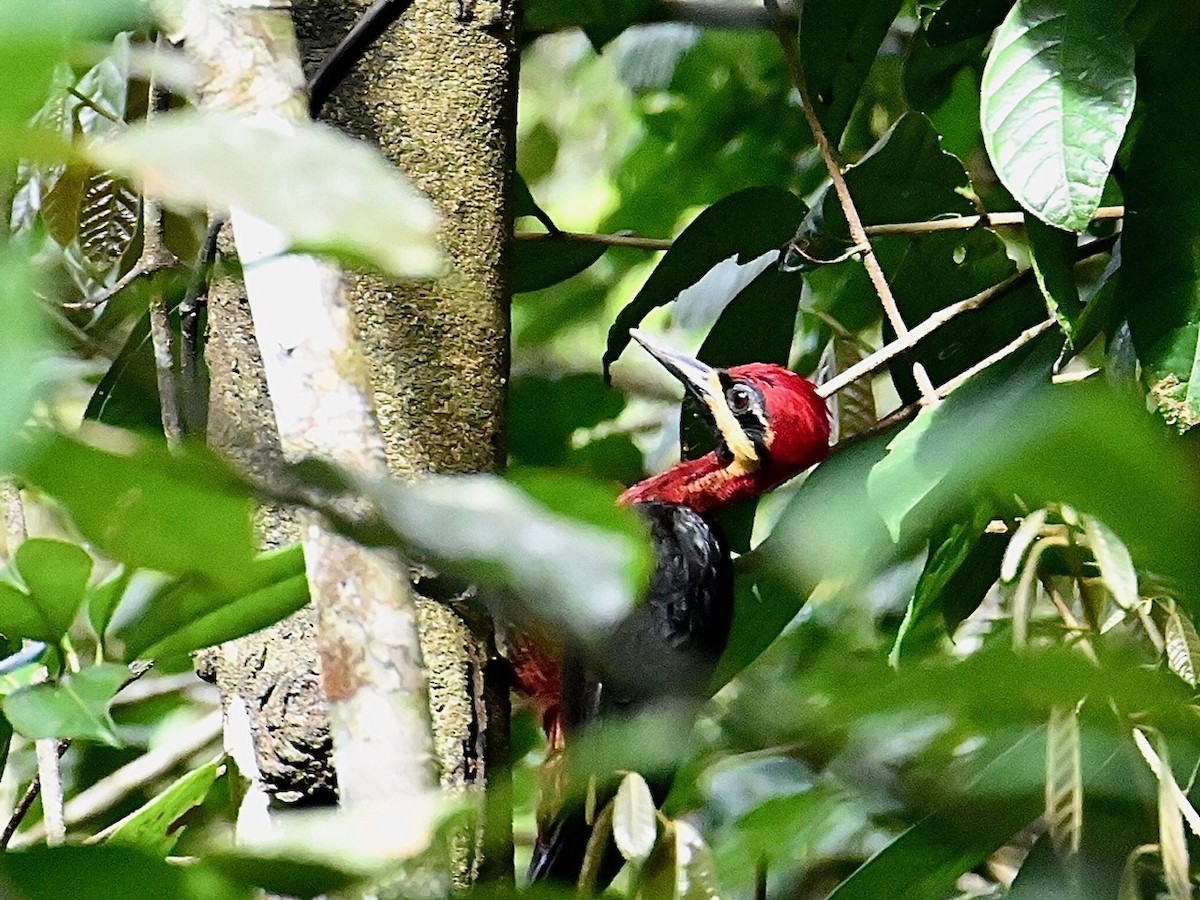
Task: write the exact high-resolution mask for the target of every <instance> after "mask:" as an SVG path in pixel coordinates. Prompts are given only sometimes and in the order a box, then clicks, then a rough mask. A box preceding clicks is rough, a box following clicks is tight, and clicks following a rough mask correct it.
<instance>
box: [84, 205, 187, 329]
mask: <svg viewBox="0 0 1200 900" xmlns="http://www.w3.org/2000/svg"><path fill="white" fill-rule="evenodd" d="M149 207H150V204H149V203H148V202H147V203H145V204H143V213H144V214H148V213H147V212H146V211H147V210H149ZM167 265H169V264H168V263H166V262H163V261H160V260H151V259H150V258H149V257H148V256H146V254H145V253H143V254H142V255H141V257H139V258H138V261H137V262H135V263H134V264H133V266H132V267H131V268H130V269H129V271H128V272H126V273H125V274H124V275H122V276H121V277H120V278H118V279H117V280H116V281H114V282H113V283H112V285H111V286H109V287H106V288H105V289H104V290H102V291H101V292H100V293H98V294H94V295H93V296H91V297H87V298H85V299H83V300H80V301H78V302H76V303H64V304H62V308H63V309H95V308H96V307H97V306H99V305H100V304H102V303H107V302H108V301H109V300H111V299H112V298H113V297H115V296H117V294H119V293H121V291H123V290H125V288H127V287H129V285H131V284H133V283H134V282H135V281H137V280H138V279H139V278H141V277H142V276H143V275H153V274H154V273H155V272H158V271H159V270H161V269H164V268H166V267H167Z"/></svg>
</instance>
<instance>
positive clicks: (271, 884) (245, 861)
mask: <svg viewBox="0 0 1200 900" xmlns="http://www.w3.org/2000/svg"><path fill="white" fill-rule="evenodd" d="M203 865H204V866H205V867H206V868H207V869H210V870H211V871H213V872H215V873H219V874H220V875H221V876H222V877H223V878H225V879H226V880H228V881H230V882H232V883H233V884H239V885H244V886H246V887H249V888H254V889H255V896H262V895H263V894H268V895H270V896H275V897H299V898H302V900H312V898H315V897H323V896H326V895H330V896H334V895H343V894H344V893H349V892H350V891H349V889H350V888H353V887H354V885H356V884H358V883H359V882H361V881H362V880H363V876H362V874H361V873H356V872H351V871H346V870H343V869H340V868H337V867H336V866H333V865H330V864H328V863H323V862H318V861H315V860H309V859H295V858H289V857H278V858H274V857H270V856H263V855H253V854H250V853H237V852H232V853H231V852H221V853H208V854H206V855H205V856H204V861H203Z"/></svg>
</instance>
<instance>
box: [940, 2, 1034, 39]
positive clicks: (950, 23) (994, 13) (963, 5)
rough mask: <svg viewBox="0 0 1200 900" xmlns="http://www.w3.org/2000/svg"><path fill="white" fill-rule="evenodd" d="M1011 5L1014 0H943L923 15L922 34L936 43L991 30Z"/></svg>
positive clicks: (974, 35) (973, 35) (1001, 19)
mask: <svg viewBox="0 0 1200 900" xmlns="http://www.w3.org/2000/svg"><path fill="white" fill-rule="evenodd" d="M922 5H932V4H922ZM1012 5H1013V0H944V2H942V3H939V4H938V5H937V8H936V9H934V10H933V11H932V12H931V13H929V14H928V15H927V16H926V17H925V36H926V37H927V38H928V39H929V43H930V44H932V45H933V46H935V47H936V46H939V45H942V44H952V43H955V42H956V41H965V40H966V39H967V38H972V37H977V36H978V35H983V34H991V32H992V31H993V30H994V29H995V28H997V27H998V26H999V25H1000V23H1001V22H1002V21H1004V16H1005V14H1006V13H1008V10H1009V8H1010V7H1011V6H1012Z"/></svg>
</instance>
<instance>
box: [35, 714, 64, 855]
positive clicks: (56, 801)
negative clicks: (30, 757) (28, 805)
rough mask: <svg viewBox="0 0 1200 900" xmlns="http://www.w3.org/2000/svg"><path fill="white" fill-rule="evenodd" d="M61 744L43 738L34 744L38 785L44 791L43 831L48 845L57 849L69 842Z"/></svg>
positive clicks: (52, 739) (54, 740) (51, 739)
mask: <svg viewBox="0 0 1200 900" xmlns="http://www.w3.org/2000/svg"><path fill="white" fill-rule="evenodd" d="M61 743H62V742H61V741H58V740H56V739H55V738H42V739H41V740H38V741H34V744H33V747H34V752H35V753H36V754H37V770H38V784H40V785H41V789H42V817H43V818H42V829H43V831H44V833H45V836H46V843H47V844H48V845H49V846H51V847H57V846H58V845H59V844H62V843H64V842H65V841H66V840H67V822H66V819H65V818H64V815H63V782H62V769H60V768H59V765H58V760H59V758H60V757H61V756H62V754H60V753H59V752H58V748H59V746H60V745H61Z"/></svg>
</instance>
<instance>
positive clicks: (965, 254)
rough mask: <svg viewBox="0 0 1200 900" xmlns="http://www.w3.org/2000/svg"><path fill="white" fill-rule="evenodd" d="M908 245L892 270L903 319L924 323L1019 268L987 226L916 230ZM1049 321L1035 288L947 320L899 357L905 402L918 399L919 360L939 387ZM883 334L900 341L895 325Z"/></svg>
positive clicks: (896, 369)
mask: <svg viewBox="0 0 1200 900" xmlns="http://www.w3.org/2000/svg"><path fill="white" fill-rule="evenodd" d="M908 244H909V246H908V251H907V252H906V253H905V255H904V259H903V260H902V261H901V263H900V264H899V265H898V266H897V267H896V268H895V270H894V274H893V275H892V294H893V296H894V297H895V298H896V304H897V306H899V307H900V312H901V315H903V317H904V320H905V321H906V322H911V323H916V322H921V321H923V320H924V319H925V318H927V317H928V316H930V315H932V314H933V313H934V312H936V311H938V310H940V309H944V308H946V307H947V306H949V305H951V304H952V303H956V302H958V301H959V300H965V299H967V298H968V297H972V296H974V295H976V294H978V293H980V292H981V291H984V290H986V289H987V288H990V287H991V286H992V285H995V284H998V283H999V282H1000V281H1002V280H1003V279H1005V278H1007V277H1009V276H1010V275H1012V274H1013V273H1014V272H1015V271H1016V267H1015V266H1014V265H1013V263H1012V261H1011V260H1010V259H1009V258H1008V254H1007V252H1006V249H1005V245H1004V241H1003V240H1002V239H1001V238H1000V237H999V236H998V235H996V233H995V232H992V231H989V230H986V229H972V230H970V231H968V232H966V233H962V234H955V233H954V232H940V233H935V234H928V235H917V236H915V237H913V238H912V239H910V240H909V242H908ZM1045 318H1046V311H1045V305H1044V304H1043V302H1042V300H1041V298H1040V296H1039V295H1038V292H1037V290H1036V289H1035V288H1034V287H1033V286H1032V285H1028V286H1026V287H1024V288H1018V289H1016V290H1012V291H1010V292H1008V293H1006V294H1004V295H1003V296H1000V297H997V298H996V299H994V300H992V301H991V302H990V303H988V304H987V305H986V306H984V307H983V308H981V309H977V310H973V311H972V312H970V313H966V314H963V315H961V316H958V317H956V318H954V319H953V320H951V321H950V322H947V323H946V324H945V325H943V326H942V327H941V328H939V329H937V330H936V331H935V332H934V333H933V334H931V335H930V336H929V337H927V338H926V339H925V340H923V341H921V342H920V343H919V344H917V346H916V349H915V350H914V351H913V352H912V353H906V354H903V355H902V356H900V357H897V359H896V360H894V361H893V362H892V363H891V365H890V367H889V368H890V371H891V373H892V380H893V382H894V383H895V385H896V390H897V391H898V392H899V394H900V397H901V399H903V400H904V401H905V402H906V403H910V402H914V401H915V400H917V399H918V397H919V396H920V394H919V391H918V390H917V386H916V382H915V381H914V380H913V378H912V365H913V363H914V362H920V363H921V364H922V365H924V366H925V370H926V371H927V372H928V373H929V377H930V378H932V379H933V383H934V384H944V383H946V382H947V381H949V380H950V379H952V378H954V377H955V376H957V375H959V374H961V373H962V372H965V371H966V370H967V369H969V368H970V367H971V366H973V365H975V364H976V363H978V362H981V361H982V360H984V359H986V358H987V357H988V356H990V355H991V354H992V353H995V352H996V351H998V350H1000V349H1001V348H1002V347H1004V346H1006V345H1007V344H1008V343H1009V342H1010V341H1011V340H1012V339H1013V338H1014V337H1015V336H1016V335H1018V334H1020V333H1021V332H1022V331H1023V330H1024V329H1026V328H1030V327H1032V326H1034V325H1036V324H1038V323H1039V322H1041V321H1042V320H1043V319H1045ZM884 336H885V339H886V340H893V339H894V338H895V332H894V331H893V329H892V328H891V324H890V323H885V324H884Z"/></svg>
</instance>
